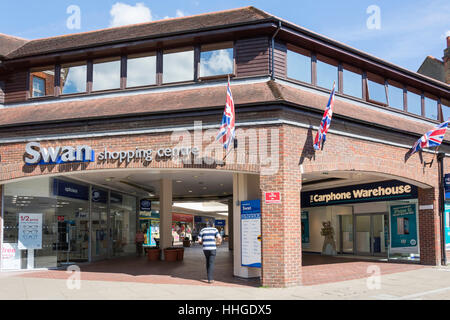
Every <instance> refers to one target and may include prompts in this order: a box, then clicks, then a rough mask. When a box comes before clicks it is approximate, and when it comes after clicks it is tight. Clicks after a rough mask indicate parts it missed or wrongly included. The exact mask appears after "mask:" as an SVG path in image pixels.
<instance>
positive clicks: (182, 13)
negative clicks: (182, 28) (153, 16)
mask: <svg viewBox="0 0 450 320" xmlns="http://www.w3.org/2000/svg"><path fill="white" fill-rule="evenodd" d="M185 15H186V14H185V13H184V12H183V11H181V10H180V9H177V11H175V17H176V18H181V17H184V16H185ZM172 18H174V17H170V16H165V17H164V18H163V19H172Z"/></svg>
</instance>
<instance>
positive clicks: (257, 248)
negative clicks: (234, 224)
mask: <svg viewBox="0 0 450 320" xmlns="http://www.w3.org/2000/svg"><path fill="white" fill-rule="evenodd" d="M241 265H242V266H244V267H253V268H261V201H260V200H248V201H241Z"/></svg>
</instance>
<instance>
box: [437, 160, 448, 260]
mask: <svg viewBox="0 0 450 320" xmlns="http://www.w3.org/2000/svg"><path fill="white" fill-rule="evenodd" d="M444 158H445V153H443V152H439V153H438V155H437V159H438V163H439V213H440V218H441V219H440V220H441V252H442V254H441V259H442V263H443V265H444V266H446V265H447V252H446V251H445V224H444V219H445V190H444Z"/></svg>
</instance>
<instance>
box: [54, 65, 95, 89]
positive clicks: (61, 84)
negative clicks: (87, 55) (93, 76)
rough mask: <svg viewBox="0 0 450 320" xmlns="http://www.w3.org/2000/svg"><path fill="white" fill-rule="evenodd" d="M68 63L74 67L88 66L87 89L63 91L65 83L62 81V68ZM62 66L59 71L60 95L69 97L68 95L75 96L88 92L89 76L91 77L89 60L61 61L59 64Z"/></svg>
mask: <svg viewBox="0 0 450 320" xmlns="http://www.w3.org/2000/svg"><path fill="white" fill-rule="evenodd" d="M67 65H71V66H72V67H81V66H86V79H85V87H86V88H85V90H84V91H83V92H73V93H63V89H64V86H63V83H62V76H61V74H62V70H63V69H64V66H67ZM59 67H60V70H61V71H60V72H59V79H58V81H59V92H60V96H63V97H67V96H73V95H82V94H87V93H88V78H89V75H88V73H89V67H88V61H86V60H84V61H74V62H67V63H61V64H60V65H59Z"/></svg>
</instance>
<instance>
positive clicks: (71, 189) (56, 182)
mask: <svg viewBox="0 0 450 320" xmlns="http://www.w3.org/2000/svg"><path fill="white" fill-rule="evenodd" d="M53 195H55V196H61V197H67V198H73V199H79V200H86V201H88V200H89V187H88V186H85V185H81V184H77V183H73V182H68V181H64V180H60V179H53Z"/></svg>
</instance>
